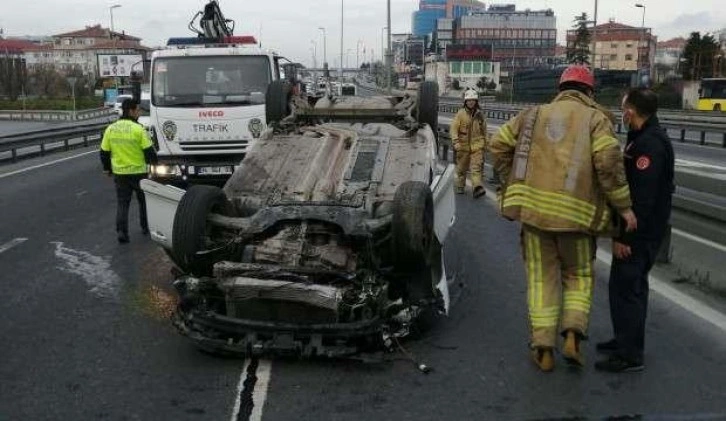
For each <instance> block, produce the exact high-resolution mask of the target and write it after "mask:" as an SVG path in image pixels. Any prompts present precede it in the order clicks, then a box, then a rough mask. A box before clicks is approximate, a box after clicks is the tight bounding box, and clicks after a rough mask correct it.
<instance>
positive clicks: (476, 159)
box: [456, 149, 484, 188]
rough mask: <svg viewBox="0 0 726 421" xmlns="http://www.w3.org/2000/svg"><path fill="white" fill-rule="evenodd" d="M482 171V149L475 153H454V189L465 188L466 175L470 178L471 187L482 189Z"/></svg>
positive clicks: (465, 151) (462, 151)
mask: <svg viewBox="0 0 726 421" xmlns="http://www.w3.org/2000/svg"><path fill="white" fill-rule="evenodd" d="M483 169H484V149H480V150H478V151H475V152H471V151H468V150H459V151H456V187H457V188H464V187H466V174H467V173H469V175H470V177H471V185H472V186H473V187H480V186H481V187H483V186H484V185H483V184H482V179H481V175H482V170H483Z"/></svg>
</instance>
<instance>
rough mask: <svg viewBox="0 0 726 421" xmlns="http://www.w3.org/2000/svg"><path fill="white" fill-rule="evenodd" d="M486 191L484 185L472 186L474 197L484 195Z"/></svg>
mask: <svg viewBox="0 0 726 421" xmlns="http://www.w3.org/2000/svg"><path fill="white" fill-rule="evenodd" d="M486 194H487V191H486V190H485V189H484V186H476V187H474V199H478V198H480V197H482V196H486Z"/></svg>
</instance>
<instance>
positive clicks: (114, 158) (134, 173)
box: [101, 99, 156, 244]
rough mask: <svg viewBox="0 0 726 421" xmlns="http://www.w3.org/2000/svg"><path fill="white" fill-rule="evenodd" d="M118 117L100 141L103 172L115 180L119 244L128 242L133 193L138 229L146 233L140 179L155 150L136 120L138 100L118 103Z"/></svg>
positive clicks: (154, 159)
mask: <svg viewBox="0 0 726 421" xmlns="http://www.w3.org/2000/svg"><path fill="white" fill-rule="evenodd" d="M121 111H122V116H121V118H120V119H119V120H118V121H117V122H115V123H113V124H111V125H110V126H108V127H107V128H106V131H105V132H104V134H103V140H102V141H101V163H102V164H103V171H104V172H105V173H106V174H107V175H109V176H111V175H113V177H114V182H115V183H116V198H117V201H118V204H117V209H116V234H117V238H118V241H119V243H122V244H125V243H128V242H129V205H130V204H131V196H132V195H133V193H134V192H136V199H137V200H138V202H139V217H140V220H141V221H140V222H141V231H142V232H143V234H144V235H148V233H149V224H148V222H147V220H146V200H145V198H144V192H143V191H142V190H141V186H140V182H141V180H142V179H144V178H146V177H147V175H148V171H147V164H153V163H156V151H155V150H154V148H153V145H152V143H151V140H150V139H149V136H148V135H147V134H146V130H144V128H143V127H142V126H141V125H140V124H139V123H137V120H138V118H139V108H138V103H137V102H136V101H135V100H133V99H126V100H124V101H123V103H122V104H121Z"/></svg>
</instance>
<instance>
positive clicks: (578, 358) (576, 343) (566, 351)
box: [562, 330, 585, 367]
mask: <svg viewBox="0 0 726 421" xmlns="http://www.w3.org/2000/svg"><path fill="white" fill-rule="evenodd" d="M562 356H564V357H565V361H567V364H569V365H571V366H573V367H582V366H584V365H585V359H584V358H583V356H582V353H581V352H580V335H579V334H578V333H577V332H575V331H574V330H568V331H567V332H565V344H564V345H563V347H562Z"/></svg>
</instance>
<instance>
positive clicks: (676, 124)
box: [439, 103, 726, 148]
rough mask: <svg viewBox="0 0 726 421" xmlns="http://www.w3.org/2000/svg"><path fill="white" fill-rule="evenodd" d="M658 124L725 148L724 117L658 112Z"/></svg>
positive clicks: (451, 109) (489, 110)
mask: <svg viewBox="0 0 726 421" xmlns="http://www.w3.org/2000/svg"><path fill="white" fill-rule="evenodd" d="M460 108H461V104H460V103H456V104H454V103H440V104H439V112H441V113H446V114H454V113H456V112H457V111H458V110H459V109H460ZM520 111H522V109H519V108H514V107H506V108H498V107H492V106H487V107H486V108H485V109H484V112H485V113H486V116H487V119H490V120H498V121H508V120H509V119H511V118H513V117H514V116H516V115H517V113H519V112H520ZM613 114H614V115H615V118H616V119H618V120H619V119H620V118H621V117H622V115H621V112H620V111H613ZM658 117H659V119H660V124H661V126H663V127H664V128H665V129H667V130H676V131H678V136H677V137H674V139H676V140H678V141H680V142H683V143H686V142H689V143H696V144H698V145H701V146H706V145H709V144H713V145H716V144H718V145H719V146H721V147H722V148H726V117H714V116H712V115H701V116H691V115H688V116H686V115H684V116H676V115H674V114H668V113H659V114H658ZM616 129H617V133H620V134H622V133H624V128H623V125H622V123H618V124H617V125H616ZM689 132H693V133H697V137H698V138H697V139H689V138H688V137H687V135H688V133H689ZM709 135H712V136H716V137H718V139H719V140H715V139H711V140H709Z"/></svg>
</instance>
